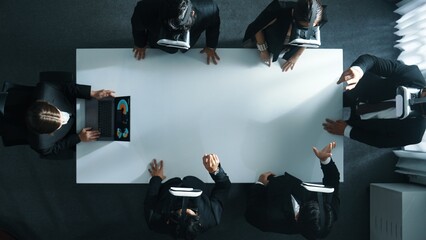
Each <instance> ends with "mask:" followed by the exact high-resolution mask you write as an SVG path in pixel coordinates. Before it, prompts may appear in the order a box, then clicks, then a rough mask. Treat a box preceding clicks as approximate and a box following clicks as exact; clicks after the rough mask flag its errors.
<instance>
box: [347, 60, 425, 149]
mask: <svg viewBox="0 0 426 240" xmlns="http://www.w3.org/2000/svg"><path fill="white" fill-rule="evenodd" d="M351 66H359V67H360V68H361V69H362V70H363V71H364V76H363V77H362V78H361V80H360V81H359V82H358V84H357V86H356V87H355V88H354V89H352V90H350V91H346V92H345V93H344V94H343V102H344V105H345V106H349V107H351V108H352V113H351V118H350V119H349V120H348V121H347V123H348V125H350V126H352V131H351V133H350V137H351V138H352V139H355V140H357V141H360V142H363V143H366V144H368V145H371V146H375V147H401V146H405V145H409V144H415V143H419V142H421V140H422V137H423V134H424V132H425V129H426V119H425V118H423V117H421V116H419V117H415V118H406V119H403V120H399V119H368V120H361V119H360V118H359V116H357V115H356V113H355V108H356V106H357V105H358V104H359V102H364V103H378V102H381V101H384V100H389V99H395V95H396V88H397V87H398V86H406V87H411V88H426V82H425V79H424V78H423V76H422V74H421V72H420V70H419V68H418V67H417V66H415V65H412V66H407V65H405V64H403V63H402V62H399V61H394V60H387V59H383V58H379V57H375V56H372V55H368V54H365V55H362V56H360V57H359V58H358V59H357V60H356V61H355V62H354V63H352V65H351Z"/></svg>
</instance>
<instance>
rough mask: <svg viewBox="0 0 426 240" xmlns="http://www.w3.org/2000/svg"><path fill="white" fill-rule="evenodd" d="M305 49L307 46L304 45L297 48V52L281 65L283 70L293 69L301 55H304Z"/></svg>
mask: <svg viewBox="0 0 426 240" xmlns="http://www.w3.org/2000/svg"><path fill="white" fill-rule="evenodd" d="M305 49H306V48H304V47H299V48H297V50H296V52H295V53H294V54H293V55H292V56H291V57H290V58H289V59H288V60H287V61H285V62H284V63H283V65H282V66H281V70H282V71H283V72H287V71H288V70H293V68H294V66H295V65H296V62H297V61H298V60H299V57H300V56H302V54H303V52H304V51H305Z"/></svg>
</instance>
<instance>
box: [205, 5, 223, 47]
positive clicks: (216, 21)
mask: <svg viewBox="0 0 426 240" xmlns="http://www.w3.org/2000/svg"><path fill="white" fill-rule="evenodd" d="M214 9H215V10H214V13H213V14H211V15H209V17H210V19H209V20H208V23H209V25H208V26H207V28H206V47H208V48H212V49H216V48H217V44H218V42H219V34H220V16H219V8H218V6H217V5H216V4H215V6H214Z"/></svg>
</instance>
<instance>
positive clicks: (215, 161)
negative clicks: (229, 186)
mask: <svg viewBox="0 0 426 240" xmlns="http://www.w3.org/2000/svg"><path fill="white" fill-rule="evenodd" d="M219 163H220V160H219V157H218V156H217V155H216V154H205V155H204V156H203V165H204V167H205V168H206V170H207V171H208V172H209V173H214V172H216V171H217V170H218V169H219Z"/></svg>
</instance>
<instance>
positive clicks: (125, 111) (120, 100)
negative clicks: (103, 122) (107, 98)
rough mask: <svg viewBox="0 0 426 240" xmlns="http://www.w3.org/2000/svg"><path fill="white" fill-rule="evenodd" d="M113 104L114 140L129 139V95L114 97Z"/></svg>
mask: <svg viewBox="0 0 426 240" xmlns="http://www.w3.org/2000/svg"><path fill="white" fill-rule="evenodd" d="M114 104H115V111H116V113H115V119H114V129H115V133H114V140H115V141H130V96H126V97H116V98H115V99H114Z"/></svg>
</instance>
